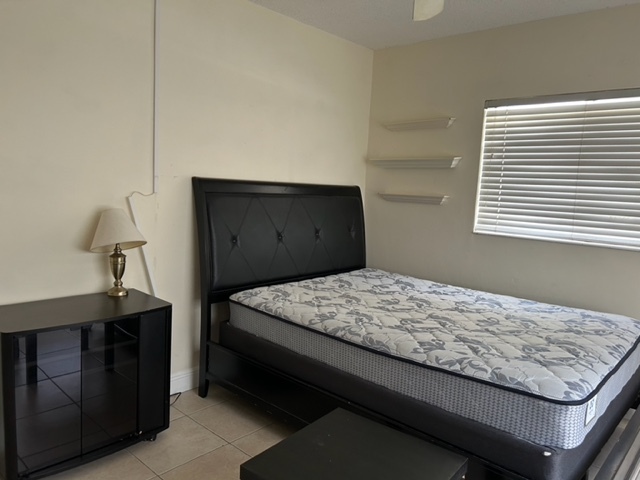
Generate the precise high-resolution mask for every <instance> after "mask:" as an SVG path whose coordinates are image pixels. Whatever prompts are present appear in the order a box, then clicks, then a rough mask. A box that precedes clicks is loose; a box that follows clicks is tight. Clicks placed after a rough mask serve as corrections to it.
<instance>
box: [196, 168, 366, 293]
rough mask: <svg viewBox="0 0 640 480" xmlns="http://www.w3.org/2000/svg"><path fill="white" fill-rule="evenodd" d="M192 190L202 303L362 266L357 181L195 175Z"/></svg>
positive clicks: (360, 215) (363, 248) (362, 244)
mask: <svg viewBox="0 0 640 480" xmlns="http://www.w3.org/2000/svg"><path fill="white" fill-rule="evenodd" d="M193 193H194V198H195V206H196V222H197V226H198V241H199V246H200V248H199V251H200V278H201V288H202V290H201V292H202V295H203V298H202V301H203V304H204V303H208V304H210V303H214V302H219V301H223V300H226V299H228V298H229V295H231V294H233V293H235V292H237V291H240V290H246V289H247V288H253V287H257V286H262V285H269V284H274V283H282V282H287V281H296V280H302V279H305V278H311V277H315V276H320V275H329V274H333V273H339V272H345V271H349V270H355V269H357V268H362V267H364V266H365V263H366V262H365V260H366V259H365V235H364V215H363V209H362V197H361V194H360V188H359V187H357V186H336V185H310V184H294V183H266V182H254V181H238V180H220V179H212V178H200V177H194V178H193Z"/></svg>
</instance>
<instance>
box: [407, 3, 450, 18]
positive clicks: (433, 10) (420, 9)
mask: <svg viewBox="0 0 640 480" xmlns="http://www.w3.org/2000/svg"><path fill="white" fill-rule="evenodd" d="M443 9H444V0H413V19H414V20H415V21H421V20H429V19H430V18H432V17H435V16H436V15H438V14H439V13H441V12H442V10H443Z"/></svg>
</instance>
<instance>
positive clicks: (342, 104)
mask: <svg viewBox="0 0 640 480" xmlns="http://www.w3.org/2000/svg"><path fill="white" fill-rule="evenodd" d="M157 40H158V41H157V55H156V57H157V77H156V80H157V90H156V95H155V133H156V135H155V159H156V164H157V170H156V175H157V187H158V188H157V192H156V194H155V195H152V196H147V197H143V196H141V195H135V196H134V197H133V203H134V206H135V207H136V209H137V210H138V214H139V219H140V227H141V230H142V232H143V234H144V235H145V237H146V238H147V240H148V241H149V243H148V252H149V258H150V266H151V270H152V273H153V274H154V277H155V279H156V283H157V292H156V294H157V295H158V296H159V297H161V298H163V299H165V300H167V301H170V302H172V303H173V305H174V310H173V312H174V315H173V321H174V323H173V354H172V371H173V374H174V376H176V375H178V376H179V375H181V374H183V373H184V374H185V375H186V376H187V377H189V374H190V372H191V370H192V369H194V368H196V366H197V362H196V359H197V349H198V346H199V345H198V343H199V340H198V334H199V305H198V302H199V291H198V285H199V283H198V277H197V271H198V270H197V268H196V258H197V256H196V239H195V225H194V218H193V217H194V214H193V201H192V193H191V184H190V181H191V176H193V175H198V176H211V177H225V178H247V179H264V180H280V181H296V182H325V183H340V184H359V185H361V186H364V183H365V165H364V157H365V155H366V149H367V138H368V119H369V105H370V96H371V70H372V62H373V53H372V52H371V51H370V50H367V49H364V48H361V47H358V46H355V45H353V44H351V43H349V42H346V41H343V40H340V39H338V38H336V37H334V36H331V35H328V34H326V33H323V32H320V31H318V30H315V29H312V28H310V27H307V26H304V25H301V24H299V23H297V22H294V21H292V20H290V19H287V18H285V17H283V16H280V15H278V14H275V13H273V12H270V11H268V10H266V9H263V8H261V7H258V6H256V5H254V4H252V3H250V2H248V1H246V0H158V24H157ZM153 61H154V55H153V1H152V0H136V1H131V0H30V1H28V2H23V1H18V0H0V65H1V66H2V67H1V69H0V166H1V167H2V171H1V173H0V225H2V233H1V234H0V250H1V251H2V252H3V257H2V263H3V266H2V276H1V277H0V304H8V303H16V302H21V301H26V300H35V299H42V298H51V297H58V296H64V295H72V294H80V293H89V292H98V291H102V290H106V289H107V288H108V287H109V285H110V283H111V280H110V278H109V273H108V270H107V266H106V262H107V260H106V256H103V255H96V254H92V253H89V252H88V251H87V250H88V247H89V244H90V242H91V238H92V236H93V231H94V229H95V226H96V223H97V219H98V213H99V212H100V211H101V210H102V209H104V208H110V207H121V208H124V209H127V201H126V197H127V196H128V195H130V194H131V193H132V192H134V191H140V192H143V193H145V194H149V193H151V192H152V190H153V177H154V169H153V162H152V161H153V145H154V136H153V131H154V108H153V107H154V96H153V85H154V81H153V80H154V77H153V71H154V68H153V67H154V65H153ZM127 253H128V262H127V272H126V274H125V277H124V281H125V286H129V287H133V288H138V289H141V290H145V291H149V284H148V282H147V280H146V275H145V270H144V268H143V262H142V257H141V255H140V252H139V251H138V250H134V251H128V252H127Z"/></svg>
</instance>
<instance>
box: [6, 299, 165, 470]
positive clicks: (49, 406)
mask: <svg viewBox="0 0 640 480" xmlns="http://www.w3.org/2000/svg"><path fill="white" fill-rule="evenodd" d="M170 348H171V304H169V303H167V302H165V301H163V300H160V299H158V298H155V297H152V296H150V295H147V294H145V293H142V292H139V291H137V290H133V289H132V290H129V295H128V296H126V297H109V296H107V295H106V293H97V294H90V295H78V296H72V297H64V298H56V299H51V300H42V301H36V302H28V303H20V304H14V305H5V306H0V349H1V362H2V369H1V372H2V373H1V379H0V380H1V381H2V395H1V399H2V402H1V405H0V409H1V411H0V413H1V418H2V425H0V442H1V443H2V444H3V445H4V448H3V452H2V453H3V455H2V456H1V457H0V474H2V476H3V477H4V478H5V479H7V480H13V479H17V478H39V477H42V476H45V475H50V474H53V473H56V472H59V471H61V470H65V469H68V468H71V467H73V466H75V465H79V464H82V463H86V462H88V461H90V460H93V459H95V458H98V457H101V456H104V455H107V454H109V453H112V452H114V451H117V450H120V449H122V448H125V447H127V446H129V445H132V444H133V443H136V442H138V441H140V440H148V439H155V436H156V435H157V434H158V432H160V431H162V430H164V429H166V428H168V426H169V375H170Z"/></svg>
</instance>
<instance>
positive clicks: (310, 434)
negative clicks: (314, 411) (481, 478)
mask: <svg viewBox="0 0 640 480" xmlns="http://www.w3.org/2000/svg"><path fill="white" fill-rule="evenodd" d="M466 471H467V459H466V458H465V457H462V456H461V455H458V454H456V453H453V452H450V451H448V450H445V449H444V448H441V447H438V446H436V445H434V444H432V443H429V442H427V441H424V440H421V439H419V438H416V437H412V436H410V435H407V434H405V433H402V432H400V431H398V430H394V429H393V428H390V427H387V426H384V425H381V424H379V423H376V422H374V421H371V420H368V419H366V418H364V417H361V416H359V415H356V414H354V413H351V412H348V411H346V410H343V409H340V408H338V409H336V410H334V411H333V412H331V413H329V414H328V415H326V416H324V417H322V418H321V419H319V420H318V421H316V422H314V423H312V424H311V425H309V426H307V427H305V428H303V429H302V430H300V431H298V432H296V433H294V434H293V435H291V436H290V437H288V438H286V439H285V440H283V441H282V442H280V443H278V444H277V445H274V446H273V447H271V448H270V449H268V450H266V451H264V452H263V453H261V454H260V455H257V456H255V457H253V458H252V459H251V460H248V461H246V462H245V463H243V464H242V465H241V467H240V479H241V480H358V479H367V480H390V479H398V480H460V479H462V478H463V477H464V475H465V473H466Z"/></svg>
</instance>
